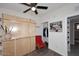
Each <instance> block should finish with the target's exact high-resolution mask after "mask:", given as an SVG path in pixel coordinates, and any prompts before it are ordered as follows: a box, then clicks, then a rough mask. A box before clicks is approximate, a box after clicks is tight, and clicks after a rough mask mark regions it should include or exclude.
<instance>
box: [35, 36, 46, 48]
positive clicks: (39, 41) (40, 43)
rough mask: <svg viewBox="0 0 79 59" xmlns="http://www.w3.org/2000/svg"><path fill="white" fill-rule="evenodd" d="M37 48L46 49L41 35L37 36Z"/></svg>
mask: <svg viewBox="0 0 79 59" xmlns="http://www.w3.org/2000/svg"><path fill="white" fill-rule="evenodd" d="M36 46H37V47H38V48H44V47H45V44H44V42H43V41H42V37H41V36H40V35H38V36H36Z"/></svg>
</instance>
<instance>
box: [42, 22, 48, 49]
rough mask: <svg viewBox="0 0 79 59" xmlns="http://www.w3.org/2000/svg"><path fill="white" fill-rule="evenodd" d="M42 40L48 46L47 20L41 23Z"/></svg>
mask: <svg viewBox="0 0 79 59" xmlns="http://www.w3.org/2000/svg"><path fill="white" fill-rule="evenodd" d="M43 40H44V42H45V45H46V47H47V48H48V22H44V23H43Z"/></svg>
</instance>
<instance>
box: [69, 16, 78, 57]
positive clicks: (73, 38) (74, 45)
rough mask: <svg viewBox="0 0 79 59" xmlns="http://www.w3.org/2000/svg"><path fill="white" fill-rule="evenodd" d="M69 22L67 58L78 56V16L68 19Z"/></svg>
mask: <svg viewBox="0 0 79 59" xmlns="http://www.w3.org/2000/svg"><path fill="white" fill-rule="evenodd" d="M68 20H70V26H69V27H70V38H69V40H70V41H69V43H70V44H69V43H68V46H70V47H68V49H70V51H68V55H69V56H79V15H77V16H72V17H69V18H68Z"/></svg>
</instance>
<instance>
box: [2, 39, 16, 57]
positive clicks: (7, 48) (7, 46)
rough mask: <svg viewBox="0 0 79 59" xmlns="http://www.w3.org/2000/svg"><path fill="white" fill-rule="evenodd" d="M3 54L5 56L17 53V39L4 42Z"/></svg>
mask: <svg viewBox="0 0 79 59" xmlns="http://www.w3.org/2000/svg"><path fill="white" fill-rule="evenodd" d="M3 55H5V56H14V55H15V40H10V41H5V42H3Z"/></svg>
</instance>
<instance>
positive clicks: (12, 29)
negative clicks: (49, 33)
mask: <svg viewBox="0 0 79 59" xmlns="http://www.w3.org/2000/svg"><path fill="white" fill-rule="evenodd" d="M3 24H4V28H5V30H6V27H7V33H6V32H5V39H4V40H3V55H5V56H21V55H26V54H28V53H30V52H32V51H34V50H35V48H36V45H35V31H36V23H35V22H34V21H33V20H30V19H25V18H20V17H16V16H10V15H6V14H4V15H3Z"/></svg>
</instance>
